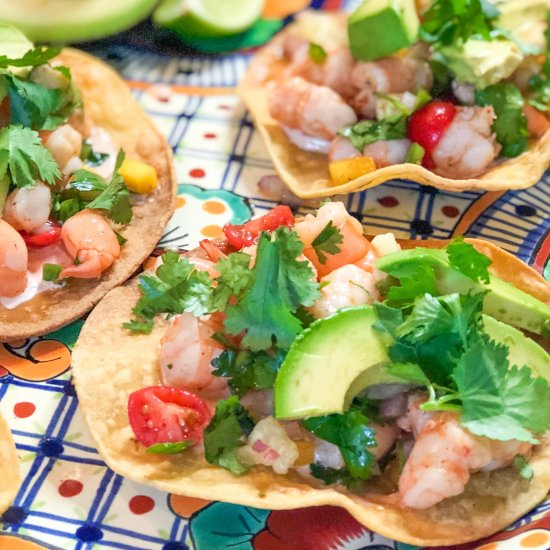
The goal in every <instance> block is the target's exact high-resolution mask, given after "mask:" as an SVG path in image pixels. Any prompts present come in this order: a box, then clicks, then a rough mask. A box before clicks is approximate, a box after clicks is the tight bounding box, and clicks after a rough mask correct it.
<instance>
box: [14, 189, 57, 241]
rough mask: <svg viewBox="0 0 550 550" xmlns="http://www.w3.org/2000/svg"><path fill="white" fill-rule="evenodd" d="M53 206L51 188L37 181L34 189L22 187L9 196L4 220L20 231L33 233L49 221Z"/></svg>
mask: <svg viewBox="0 0 550 550" xmlns="http://www.w3.org/2000/svg"><path fill="white" fill-rule="evenodd" d="M51 206H52V194H51V191H50V188H49V186H47V185H45V184H44V183H42V182H41V181H37V182H36V185H34V186H33V187H21V188H19V189H15V190H14V191H12V192H11V193H10V194H9V195H8V197H7V199H6V204H5V206H4V219H5V220H6V221H7V222H8V223H9V224H10V225H11V226H12V227H13V228H15V229H17V230H18V231H20V230H24V231H27V232H29V233H31V232H32V231H34V230H35V229H38V228H39V227H41V226H43V225H44V224H45V223H46V222H47V221H48V218H49V217H50V210H51Z"/></svg>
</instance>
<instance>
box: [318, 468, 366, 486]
mask: <svg viewBox="0 0 550 550" xmlns="http://www.w3.org/2000/svg"><path fill="white" fill-rule="evenodd" d="M309 470H310V472H311V475H312V476H313V477H314V478H316V479H320V480H321V481H322V482H323V483H324V484H325V485H333V484H334V483H341V484H342V485H344V486H346V487H347V488H348V489H353V488H356V487H357V486H358V485H359V484H360V483H361V480H360V479H357V478H354V477H353V476H352V475H351V474H350V473H349V470H348V469H347V468H330V467H329V466H320V465H319V464H310V466H309Z"/></svg>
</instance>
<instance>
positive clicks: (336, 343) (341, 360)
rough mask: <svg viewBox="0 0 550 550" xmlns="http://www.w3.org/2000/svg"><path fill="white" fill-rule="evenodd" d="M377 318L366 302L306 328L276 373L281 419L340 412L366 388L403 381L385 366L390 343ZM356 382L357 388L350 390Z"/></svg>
mask: <svg viewBox="0 0 550 550" xmlns="http://www.w3.org/2000/svg"><path fill="white" fill-rule="evenodd" d="M377 319H378V316H377V314H376V311H375V310H374V308H373V307H372V306H361V307H356V308H350V309H344V310H342V311H339V312H338V313H336V314H335V315H332V316H331V317H326V318H324V319H319V320H317V321H315V322H314V323H312V324H311V326H310V327H309V328H307V329H306V330H304V332H303V333H302V334H300V336H298V338H296V340H295V341H294V342H293V344H292V346H291V347H290V350H289V351H288V354H287V356H286V358H285V360H284V362H283V364H282V365H281V369H280V370H279V374H278V375H277V380H276V382H275V416H276V418H282V419H291V418H306V417H308V416H320V415H324V414H332V413H341V412H343V411H344V410H346V409H347V408H348V406H349V403H350V401H351V399H353V397H355V395H356V394H357V393H359V391H360V390H361V389H363V388H364V387H366V386H370V385H373V384H383V383H395V382H397V383H403V380H401V379H399V378H395V377H393V376H391V375H389V374H387V373H386V372H385V369H384V368H382V367H383V366H384V365H385V364H387V363H388V361H389V358H388V344H387V341H386V340H385V337H384V336H383V335H382V334H381V333H379V332H377V331H376V330H374V328H373V324H374V322H375V321H377ZM352 386H353V388H355V389H356V391H355V389H354V390H351V391H350V388H351V387H352ZM357 388H358V389H357Z"/></svg>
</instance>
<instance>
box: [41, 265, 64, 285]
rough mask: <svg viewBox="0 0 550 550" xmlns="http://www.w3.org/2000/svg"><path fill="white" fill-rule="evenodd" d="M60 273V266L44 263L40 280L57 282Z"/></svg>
mask: <svg viewBox="0 0 550 550" xmlns="http://www.w3.org/2000/svg"><path fill="white" fill-rule="evenodd" d="M62 271H63V266H62V265H58V264H47V263H46V264H44V265H43V266H42V279H43V280H44V281H57V279H59V275H60V274H61V272H62Z"/></svg>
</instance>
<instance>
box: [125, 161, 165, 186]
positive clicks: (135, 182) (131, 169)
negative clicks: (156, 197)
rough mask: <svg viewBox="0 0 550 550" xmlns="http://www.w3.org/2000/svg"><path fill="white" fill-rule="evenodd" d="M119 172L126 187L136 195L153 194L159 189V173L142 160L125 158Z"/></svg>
mask: <svg viewBox="0 0 550 550" xmlns="http://www.w3.org/2000/svg"><path fill="white" fill-rule="evenodd" d="M118 172H119V174H120V175H121V176H122V177H123V178H124V182H125V183H126V187H128V189H129V190H130V191H133V192H134V193H142V194H146V193H152V192H153V191H154V190H155V189H156V188H157V185H158V177H157V171H156V170H155V169H154V168H153V167H152V166H151V165H150V164H146V163H145V162H142V161H141V160H137V159H132V158H125V159H124V162H123V163H122V166H121V167H120V168H119V169H118Z"/></svg>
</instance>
